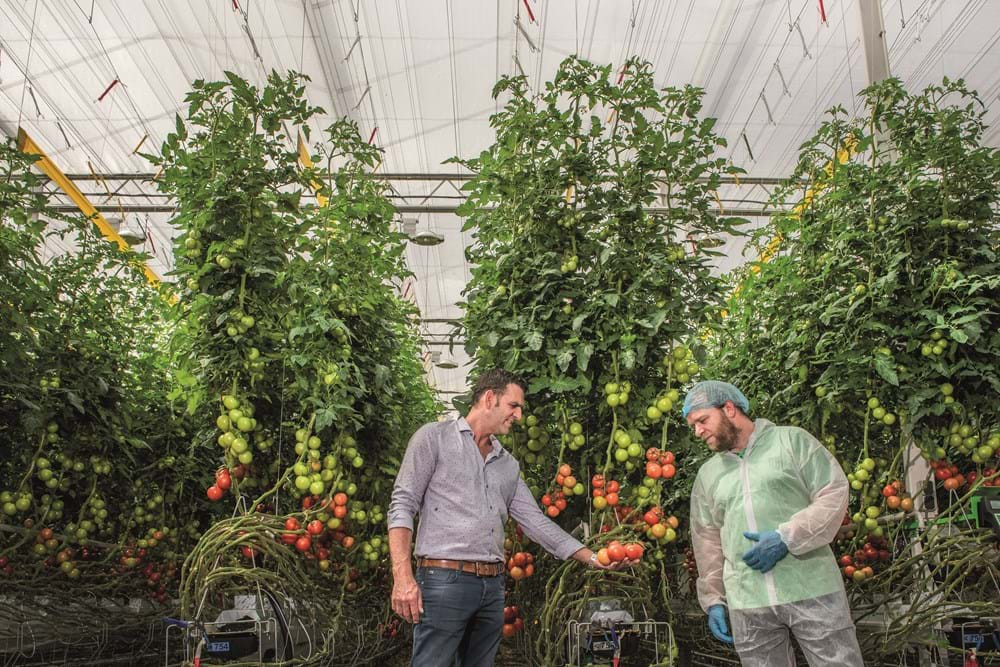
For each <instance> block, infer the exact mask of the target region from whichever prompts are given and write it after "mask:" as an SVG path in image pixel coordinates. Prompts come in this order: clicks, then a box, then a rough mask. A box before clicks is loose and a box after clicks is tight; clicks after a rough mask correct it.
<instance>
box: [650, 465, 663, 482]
mask: <svg viewBox="0 0 1000 667" xmlns="http://www.w3.org/2000/svg"><path fill="white" fill-rule="evenodd" d="M662 474H663V469H662V468H661V467H660V464H659V463H656V462H655V461H649V462H648V463H647V464H646V476H647V477H652V478H653V479H660V475H662Z"/></svg>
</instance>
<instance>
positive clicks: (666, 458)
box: [660, 452, 676, 466]
mask: <svg viewBox="0 0 1000 667" xmlns="http://www.w3.org/2000/svg"><path fill="white" fill-rule="evenodd" d="M675 460H676V458H675V457H674V453H673V452H662V453H661V454H660V465H661V466H665V465H667V464H668V463H673V462H674V461H675Z"/></svg>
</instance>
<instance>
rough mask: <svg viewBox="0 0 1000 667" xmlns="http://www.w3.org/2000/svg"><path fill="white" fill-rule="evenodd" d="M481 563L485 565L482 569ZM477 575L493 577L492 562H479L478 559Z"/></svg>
mask: <svg viewBox="0 0 1000 667" xmlns="http://www.w3.org/2000/svg"><path fill="white" fill-rule="evenodd" d="M480 565H482V566H483V567H482V569H480V567H479V566H480ZM476 576H477V577H491V576H493V570H492V563H481V562H479V561H478V560H477V561H476Z"/></svg>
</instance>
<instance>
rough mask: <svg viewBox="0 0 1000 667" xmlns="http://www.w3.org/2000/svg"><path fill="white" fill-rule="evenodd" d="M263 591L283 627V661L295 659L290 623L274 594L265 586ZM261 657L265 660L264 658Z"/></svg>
mask: <svg viewBox="0 0 1000 667" xmlns="http://www.w3.org/2000/svg"><path fill="white" fill-rule="evenodd" d="M261 589H262V590H263V591H264V595H266V596H267V599H268V601H269V602H270V603H271V607H273V608H274V614H275V616H277V617H278V624H279V625H281V635H282V638H283V640H284V641H283V642H282V646H281V659H282V660H290V659H292V658H294V657H295V645H294V644H292V636H291V634H290V633H289V632H288V621H286V620H285V613H284V612H283V611H282V610H281V605H279V604H278V600H277V599H276V598H275V597H274V594H273V593H272V592H271V591H270V590H268V589H267V588H264V587H263V586H262V587H261ZM260 657H261V659H263V657H264V656H260ZM276 657H277V656H276Z"/></svg>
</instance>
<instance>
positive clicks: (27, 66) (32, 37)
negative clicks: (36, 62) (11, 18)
mask: <svg viewBox="0 0 1000 667" xmlns="http://www.w3.org/2000/svg"><path fill="white" fill-rule="evenodd" d="M38 3H39V0H35V7H34V9H33V10H32V12H31V30H30V32H29V34H28V57H27V59H26V61H25V63H24V83H22V84H21V102H20V103H19V104H18V107H17V125H18V127H20V126H21V119H23V118H24V94H25V92H26V91H27V89H28V74H29V72H30V71H31V52H32V50H33V48H34V46H35V24H36V22H37V20H38Z"/></svg>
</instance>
